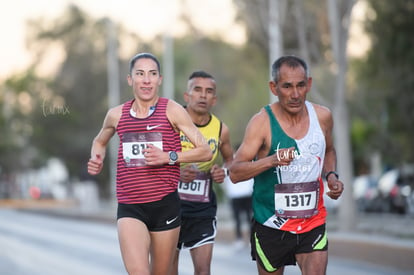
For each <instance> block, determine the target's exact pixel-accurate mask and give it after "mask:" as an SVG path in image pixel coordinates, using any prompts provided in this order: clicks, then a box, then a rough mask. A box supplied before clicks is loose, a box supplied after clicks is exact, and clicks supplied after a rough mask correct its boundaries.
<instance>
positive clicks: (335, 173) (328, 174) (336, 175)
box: [325, 171, 339, 181]
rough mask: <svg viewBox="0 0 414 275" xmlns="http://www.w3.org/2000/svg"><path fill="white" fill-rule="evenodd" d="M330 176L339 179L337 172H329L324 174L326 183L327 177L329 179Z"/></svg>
mask: <svg viewBox="0 0 414 275" xmlns="http://www.w3.org/2000/svg"><path fill="white" fill-rule="evenodd" d="M331 174H334V175H335V177H336V179H337V180H338V179H339V176H338V173H337V172H335V171H329V172H328V173H327V174H326V176H325V179H326V181H328V177H329V176H330V175H331Z"/></svg>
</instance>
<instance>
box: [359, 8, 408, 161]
mask: <svg viewBox="0 0 414 275" xmlns="http://www.w3.org/2000/svg"><path fill="white" fill-rule="evenodd" d="M367 2H368V3H369V7H370V8H369V11H368V16H367V17H366V21H365V31H366V32H367V34H368V35H369V36H370V38H371V42H372V45H373V47H371V49H370V50H369V52H368V54H367V56H366V57H364V58H362V59H359V60H356V61H354V66H355V68H356V73H355V79H356V81H355V83H357V84H356V88H355V90H356V93H357V94H358V96H357V97H354V98H355V100H354V102H355V106H356V109H357V112H355V115H356V116H360V115H363V116H364V117H366V118H367V126H368V127H370V125H373V126H374V128H375V131H371V134H370V135H369V137H368V138H367V140H366V143H365V146H364V148H361V150H367V149H368V150H371V149H372V147H375V148H376V149H377V150H379V151H380V152H381V153H382V156H383V160H384V162H385V164H386V165H398V164H401V163H403V162H413V161H414V144H413V142H412V139H413V137H414V127H413V126H412V125H413V122H412V119H413V117H414V98H413V96H412V91H413V90H414V76H413V71H414V51H413V48H414V39H413V37H414V2H413V1H409V0H395V1H376V0H368V1H367ZM361 99H362V102H363V104H361V103H359V102H361ZM358 107H359V108H358Z"/></svg>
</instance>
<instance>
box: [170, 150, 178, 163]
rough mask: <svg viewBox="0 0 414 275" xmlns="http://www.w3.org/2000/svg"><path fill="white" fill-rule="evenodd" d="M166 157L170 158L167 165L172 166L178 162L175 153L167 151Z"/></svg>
mask: <svg viewBox="0 0 414 275" xmlns="http://www.w3.org/2000/svg"><path fill="white" fill-rule="evenodd" d="M168 157H169V158H170V161H169V162H168V164H169V165H174V164H175V163H176V162H177V160H178V154H177V152H175V151H169V152H168Z"/></svg>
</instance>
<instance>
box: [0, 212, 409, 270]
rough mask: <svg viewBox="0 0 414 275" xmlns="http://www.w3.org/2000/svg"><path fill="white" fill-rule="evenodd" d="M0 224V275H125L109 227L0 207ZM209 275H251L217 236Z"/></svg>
mask: <svg viewBox="0 0 414 275" xmlns="http://www.w3.org/2000/svg"><path fill="white" fill-rule="evenodd" d="M0 221H1V222H0V247H1V249H0V274H5V275H55V274H59V275H73V274H79V275H83V274H85V275H95V274H96V275H116V274H125V271H124V268H123V265H122V261H121V258H120V253H119V247H118V241H117V235H116V227H115V224H114V223H110V222H108V223H102V222H94V221H87V220H78V219H68V218H62V217H58V216H53V215H52V216H50V215H43V214H42V215H41V214H36V213H32V212H24V211H17V210H13V209H4V208H0ZM219 230H220V228H219ZM180 274H181V275H191V274H193V270H192V263H191V259H190V256H189V253H188V252H186V251H184V252H183V253H182V255H181V260H180ZM212 274H213V275H222V274H238V275H248V274H249V275H250V274H256V267H255V263H254V262H252V261H251V260H250V257H249V249H248V247H244V248H243V249H241V250H236V249H235V248H233V246H232V245H231V243H229V242H225V241H224V240H223V239H221V237H220V238H219V241H218V242H217V244H216V246H215V249H214V256H213V264H212ZM285 274H287V275H296V274H300V272H299V270H298V268H297V267H289V268H287V270H286V272H285ZM328 274H335V275H345V274H346V275H349V274H353V275H363V274H364V275H365V274H368V275H369V274H379V275H385V274H387V275H388V274H395V275H405V274H412V272H411V273H410V272H408V271H405V272H404V271H402V270H398V269H396V268H394V267H387V266H384V265H374V264H371V263H366V262H365V263H364V262H361V261H354V260H349V259H346V258H342V257H335V256H332V257H330V262H329V266H328Z"/></svg>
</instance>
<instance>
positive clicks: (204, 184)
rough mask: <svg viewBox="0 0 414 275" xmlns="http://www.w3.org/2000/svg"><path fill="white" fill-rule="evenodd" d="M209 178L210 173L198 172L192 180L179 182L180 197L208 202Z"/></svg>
mask: <svg viewBox="0 0 414 275" xmlns="http://www.w3.org/2000/svg"><path fill="white" fill-rule="evenodd" d="M210 178H211V176H210V173H205V172H199V173H198V174H197V177H196V179H195V180H193V181H192V182H180V183H179V184H178V194H179V195H180V199H182V200H184V201H193V202H209V201H210V196H209V195H210V193H209V192H210V182H211V180H210Z"/></svg>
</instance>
